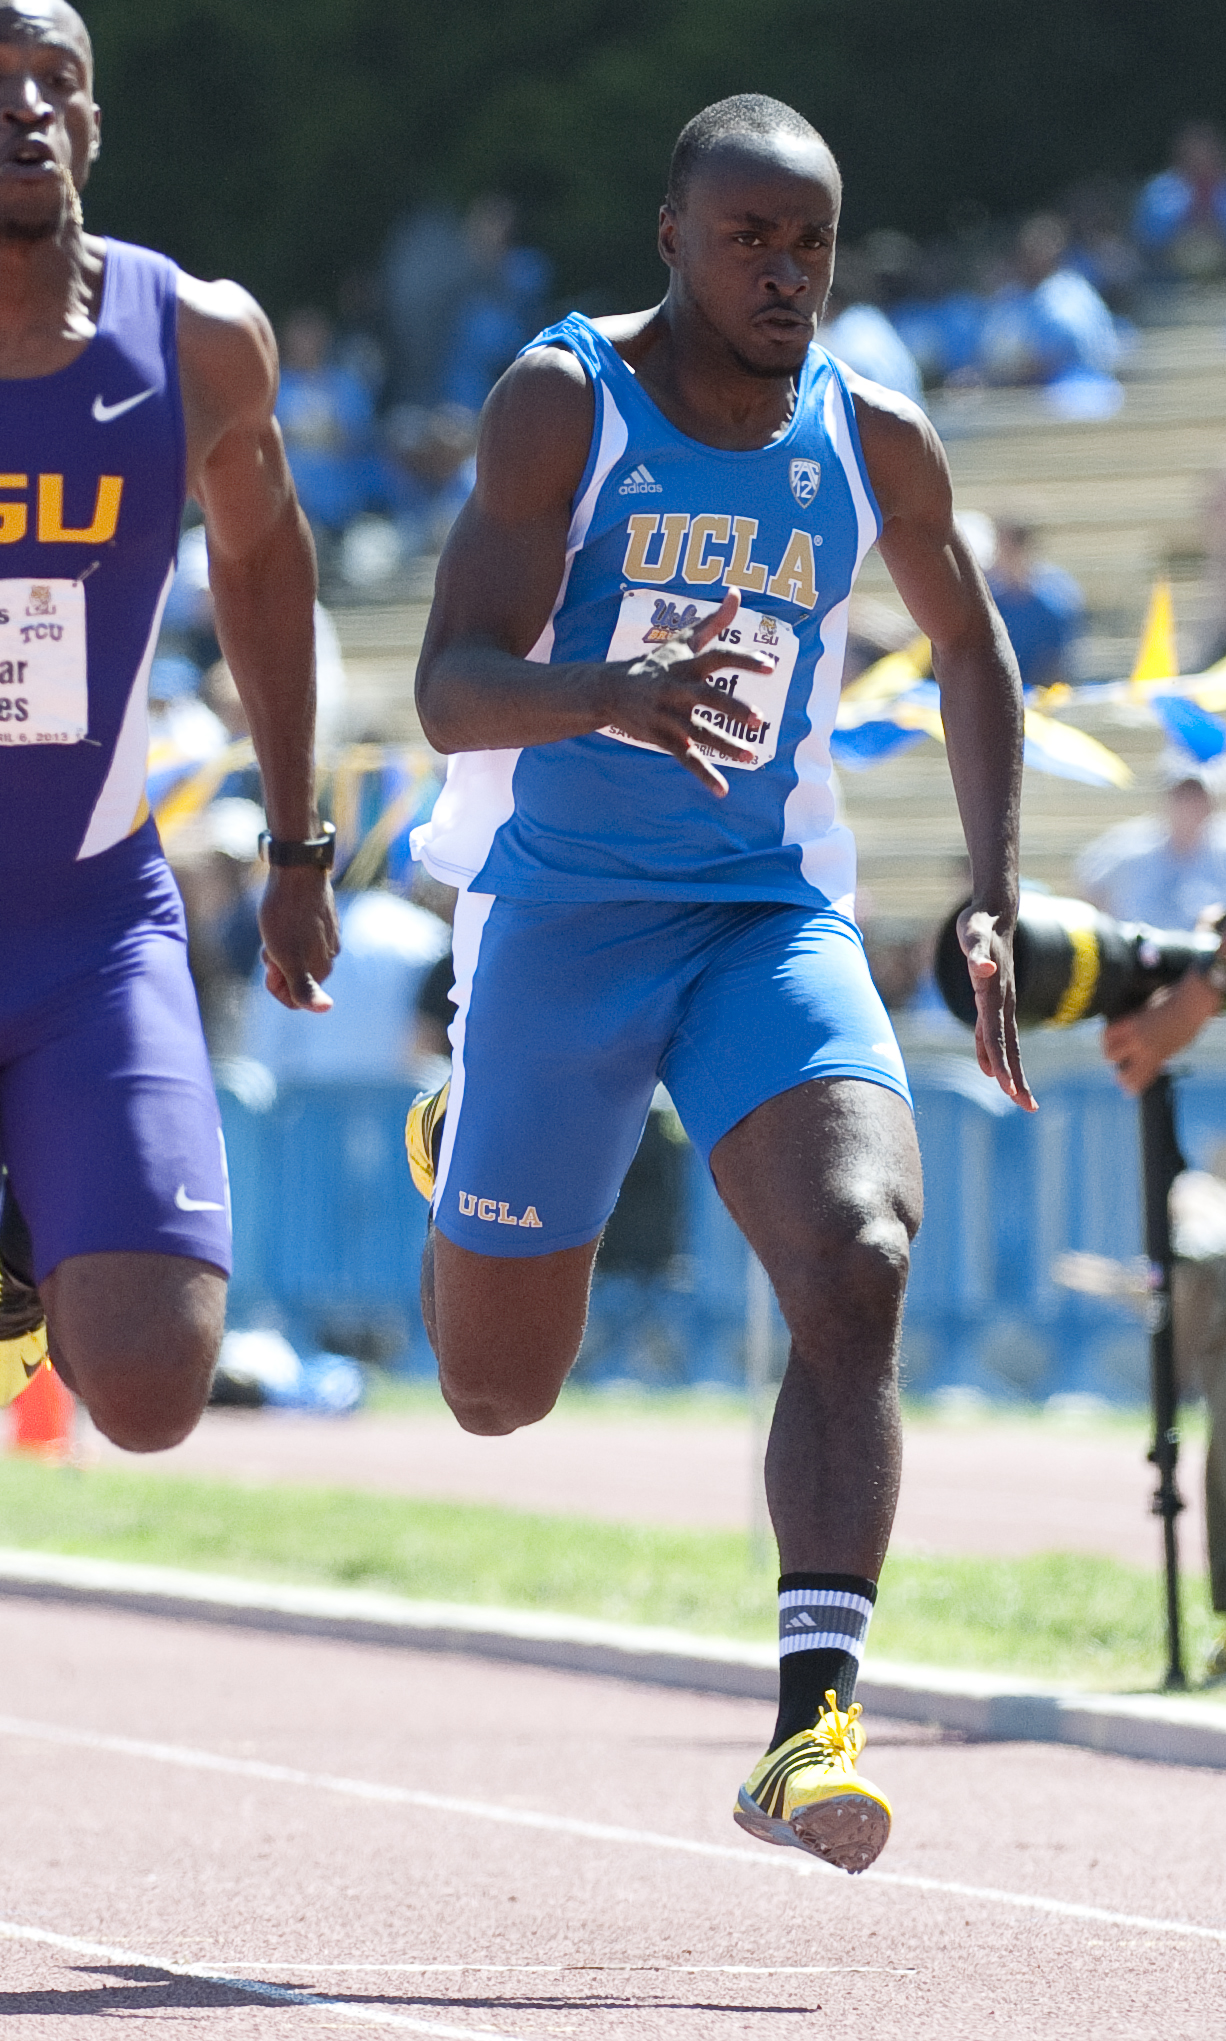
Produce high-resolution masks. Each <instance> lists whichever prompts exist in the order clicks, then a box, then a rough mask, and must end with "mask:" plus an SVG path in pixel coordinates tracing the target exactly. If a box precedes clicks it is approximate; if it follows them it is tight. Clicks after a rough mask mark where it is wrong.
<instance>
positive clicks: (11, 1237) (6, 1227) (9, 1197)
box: [0, 1175, 34, 1289]
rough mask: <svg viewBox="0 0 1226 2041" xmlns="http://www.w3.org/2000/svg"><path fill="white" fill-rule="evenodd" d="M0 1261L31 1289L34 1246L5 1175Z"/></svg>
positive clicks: (0, 1187)
mask: <svg viewBox="0 0 1226 2041" xmlns="http://www.w3.org/2000/svg"><path fill="white" fill-rule="evenodd" d="M0 1261H2V1262H3V1263H4V1265H5V1267H6V1268H7V1269H11V1270H12V1272H13V1274H14V1275H15V1276H16V1277H17V1279H18V1281H19V1282H22V1283H26V1284H27V1285H28V1286H29V1288H30V1289H33V1288H34V1243H33V1241H32V1240H31V1239H30V1229H29V1227H28V1226H27V1225H26V1222H25V1219H24V1218H23V1216H22V1211H21V1207H20V1205H19V1204H18V1203H17V1200H16V1198H15V1197H14V1196H13V1186H12V1184H11V1183H10V1182H9V1180H8V1176H7V1175H0Z"/></svg>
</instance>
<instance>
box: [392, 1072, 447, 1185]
mask: <svg viewBox="0 0 1226 2041" xmlns="http://www.w3.org/2000/svg"><path fill="white" fill-rule="evenodd" d="M450 1091H451V1079H450V1078H448V1079H447V1082H446V1084H444V1085H440V1087H439V1089H438V1090H437V1091H423V1092H422V1094H421V1096H420V1098H415V1099H414V1100H413V1103H412V1105H411V1106H410V1107H409V1117H408V1119H407V1120H406V1121H405V1123H404V1145H405V1148H406V1149H407V1151H408V1157H409V1175H410V1176H411V1177H412V1179H413V1181H414V1183H415V1184H416V1185H417V1188H418V1190H419V1191H420V1192H421V1194H422V1196H423V1198H425V1199H426V1201H427V1203H430V1202H431V1201H432V1200H433V1198H434V1179H435V1177H436V1176H437V1175H438V1158H439V1153H440V1151H441V1149H442V1146H443V1116H444V1114H445V1113H446V1111H447V1098H448V1094H449V1093H450Z"/></svg>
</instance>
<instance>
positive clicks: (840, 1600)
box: [770, 1573, 877, 1750]
mask: <svg viewBox="0 0 1226 2041" xmlns="http://www.w3.org/2000/svg"><path fill="white" fill-rule="evenodd" d="M876 1599H877V1589H876V1586H875V1584H874V1583H873V1582H872V1581H871V1580H862V1579H861V1578H860V1577H859V1575H857V1574H854V1573H785V1574H783V1575H782V1576H781V1578H780V1581H779V1717H778V1720H777V1721H776V1723H775V1733H774V1735H773V1736H772V1738H771V1741H770V1748H771V1749H772V1750H775V1749H777V1748H778V1746H779V1745H780V1744H781V1743H786V1742H787V1740H788V1738H789V1736H797V1735H799V1733H800V1731H801V1730H802V1729H812V1727H813V1725H814V1723H815V1722H816V1721H817V1718H818V1716H819V1715H820V1714H821V1712H822V1710H823V1708H825V1707H826V1705H827V1703H826V1694H827V1691H828V1690H831V1689H832V1690H833V1692H834V1694H835V1697H836V1699H837V1701H838V1704H839V1707H840V1708H841V1709H843V1710H844V1712H846V1710H847V1709H848V1708H850V1706H851V1704H852V1702H853V1700H854V1699H855V1695H856V1679H857V1676H858V1674H859V1671H860V1660H861V1658H862V1656H863V1654H864V1639H865V1637H866V1636H867V1635H868V1625H869V1618H870V1616H871V1615H872V1611H873V1604H874V1602H875V1601H876Z"/></svg>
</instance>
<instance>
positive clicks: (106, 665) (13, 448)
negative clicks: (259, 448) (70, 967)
mask: <svg viewBox="0 0 1226 2041" xmlns="http://www.w3.org/2000/svg"><path fill="white" fill-rule="evenodd" d="M177 275H178V272H177V270H176V268H175V265H174V264H173V263H172V262H170V261H168V260H167V259H166V257H165V256H162V255H156V254H154V253H153V252H152V251H151V250H149V249H145V248H133V247H129V246H127V245H125V244H124V243H122V242H117V241H108V242H107V243H106V265H105V271H104V276H103V285H102V305H101V309H100V311H99V315H98V325H97V331H96V333H95V336H94V338H93V339H92V340H91V341H90V343H89V345H88V346H87V347H86V348H85V350H84V352H83V353H82V354H80V355H79V356H78V357H77V359H76V361H74V362H72V363H70V365H69V366H68V367H67V368H64V369H60V370H58V371H57V372H56V373H55V374H53V375H48V376H38V377H34V378H32V379H29V380H24V381H20V382H2V381H0V830H2V841H3V846H4V852H3V855H4V872H5V876H6V878H8V879H12V878H14V877H24V878H30V877H34V876H36V875H37V874H38V873H40V872H46V873H50V872H56V871H62V870H63V869H64V868H66V867H70V866H71V865H72V864H74V863H75V862H78V861H80V860H83V859H89V858H93V857H96V856H97V855H98V853H99V852H101V851H105V850H109V849H110V848H111V847H112V846H113V845H115V844H117V843H119V842H121V841H122V840H123V839H124V838H125V837H127V836H130V835H131V834H132V832H133V830H135V829H136V828H138V827H139V826H140V824H141V823H142V822H143V821H144V820H145V818H146V816H147V815H148V812H149V811H148V807H147V804H146V801H145V760H146V753H147V751H148V723H147V711H146V695H147V688H148V681H149V669H150V666H151V664H152V661H153V652H154V646H155V644H156V641H157V634H158V626H159V623H160V620H161V614H162V608H163V605H164V603H165V599H166V595H167V593H168V591H169V588H170V581H171V577H172V575H173V571H174V561H175V554H176V550H177V547H178V538H179V523H180V519H181V517H182V512H183V502H184V486H185V484H184V476H185V465H186V459H185V450H184V447H185V442H184V430H183V412H182V406H181V403H180V397H179V369H178V352H177V338H176V319H177V306H178V298H177V289H176V279H177Z"/></svg>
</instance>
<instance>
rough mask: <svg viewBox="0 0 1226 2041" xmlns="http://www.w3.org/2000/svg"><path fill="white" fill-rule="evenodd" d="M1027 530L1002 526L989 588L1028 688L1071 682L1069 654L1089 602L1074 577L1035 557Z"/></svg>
mask: <svg viewBox="0 0 1226 2041" xmlns="http://www.w3.org/2000/svg"><path fill="white" fill-rule="evenodd" d="M1033 549H1034V534H1033V532H1032V531H1031V529H1030V527H1029V526H1028V525H1024V524H1018V523H1015V522H1002V523H1001V524H999V525H998V526H997V529H996V557H995V559H994V560H993V562H992V565H991V567H990V568H989V570H988V587H989V588H990V589H991V591H992V595H993V597H994V599H995V602H996V607H997V609H998V610H999V611H1000V614H1001V616H1002V618H1003V619H1004V625H1005V629H1006V630H1007V631H1008V633H1009V642H1010V644H1011V645H1012V646H1013V650H1014V652H1015V653H1016V654H1017V663H1018V666H1019V667H1020V669H1021V675H1022V684H1023V686H1025V687H1051V686H1053V685H1054V684H1055V682H1057V681H1062V680H1068V679H1069V654H1070V652H1071V650H1072V647H1073V645H1074V643H1075V642H1076V639H1077V637H1078V635H1079V633H1080V632H1081V630H1082V628H1083V626H1084V624H1085V597H1084V596H1083V595H1082V592H1081V590H1080V588H1079V587H1078V586H1077V583H1076V582H1075V581H1074V580H1073V577H1072V575H1071V574H1066V573H1064V571H1063V569H1061V568H1059V567H1053V566H1052V565H1051V564H1050V562H1048V561H1045V560H1036V559H1035V558H1034V550H1033Z"/></svg>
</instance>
